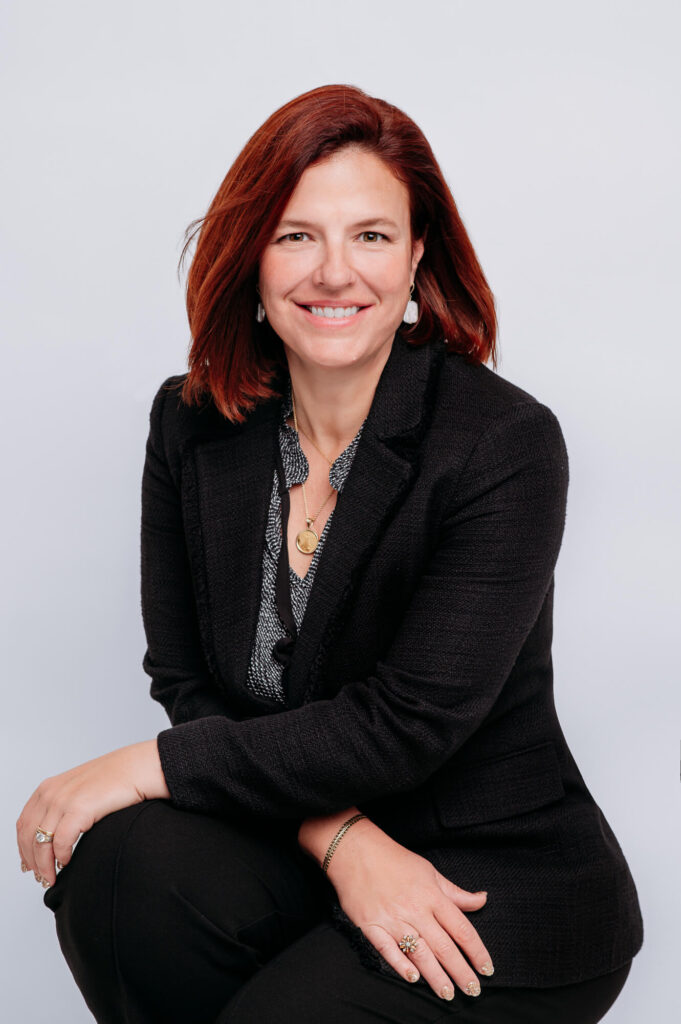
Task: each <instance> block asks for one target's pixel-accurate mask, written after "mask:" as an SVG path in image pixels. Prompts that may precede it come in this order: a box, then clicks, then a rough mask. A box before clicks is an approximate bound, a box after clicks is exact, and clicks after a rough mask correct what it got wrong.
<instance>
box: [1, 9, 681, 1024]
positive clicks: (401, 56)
mask: <svg viewBox="0 0 681 1024" xmlns="http://www.w3.org/2000/svg"><path fill="white" fill-rule="evenodd" d="M678 10H679V9H678V5H677V4H675V3H672V2H669V3H665V2H661V0H656V2H651V0H647V2H646V3H645V4H644V3H643V2H640V3H627V2H619V3H606V2H603V0H587V2H585V0H571V2H570V3H552V2H546V0H535V2H532V0H515V2H513V3H508V2H505V0H482V2H481V0H475V2H473V0H470V2H439V3H438V2H435V0H421V2H419V3H418V4H413V3H406V2H403V0H400V2H397V0H374V2H370V3H367V2H366V0H362V2H357V0H344V2H343V4H335V5H324V4H319V3H312V2H303V0H299V2H292V0H289V2H283V3H282V2H278V3H276V2H263V0H261V2H259V3H254V4H244V3H241V2H239V3H228V2H224V0H223V2H217V0H215V2H201V0H198V2H197V0H194V2H193V3H191V4H188V3H186V2H184V3H179V2H175V0H172V2H171V0H162V2H161V0H154V2H152V0H146V2H145V0H134V2H132V0H119V2H118V3H117V4H115V5H114V4H98V3H90V2H76V0H61V2H60V3H59V4H55V3H52V2H50V3H48V2H46V0H37V2H32V3H31V2H29V3H25V2H19V0H5V2H4V4H3V6H2V11H1V19H2V24H1V26H0V28H1V32H0V35H1V38H2V53H1V54H0V58H1V59H0V67H1V68H2V70H1V72H0V75H1V80H0V84H1V92H0V95H2V97H3V100H2V103H3V126H2V148H3V151H4V155H3V166H2V175H3V187H2V203H1V211H2V212H1V217H2V228H3V247H2V273H1V275H0V280H1V282H2V289H3V305H2V310H3V312H2V323H3V328H4V335H5V340H4V343H3V367H4V373H3V389H2V390H3V397H2V402H1V403H0V406H1V410H2V417H3V425H2V439H3V453H2V474H3V478H4V483H5V487H3V495H4V498H3V502H2V515H3V528H2V541H3V549H4V550H3V554H2V565H3V570H4V586H3V588H2V602H3V608H2V617H1V622H2V631H3V648H2V649H3V666H4V680H3V682H4V687H3V705H4V714H3V725H2V727H3V737H2V744H1V747H0V749H1V750H2V758H3V763H2V772H1V773H0V779H1V786H2V790H1V792H0V802H1V810H2V817H3V821H4V827H3V834H4V841H3V842H2V844H1V845H0V859H1V864H0V870H1V874H2V879H3V889H2V910H3V913H2V915H1V920H2V924H1V925H0V927H1V928H2V936H1V943H2V949H1V950H0V953H1V955H0V963H2V971H3V973H4V975H5V976H4V977H3V979H2V984H1V985H0V1001H1V1002H0V1010H2V1011H3V1016H4V1018H5V1019H7V1020H12V1021H14V1020H21V1021H22V1022H23V1024H33V1022H36V1024H37V1022H38V1021H43V1020H44V1019H45V1016H46V1012H47V1013H49V1017H50V1020H51V1021H52V1022H53V1024H79V1022H86V1021H88V1020H91V1019H92V1018H91V1015H90V1014H89V1012H88V1011H87V1009H86V1007H85V1005H84V1003H83V1002H82V999H81V997H80V994H79V992H78V990H77V989H76V986H75V984H74V982H73V980H72V978H71V975H70V974H69V972H68V969H67V967H66V964H65V962H64V961H63V959H62V957H61V953H60V951H59V948H58V945H57V940H56V935H55V931H54V924H53V917H52V914H51V913H50V911H49V910H47V909H46V908H45V907H44V905H43V903H42V895H43V890H42V888H41V887H40V886H38V885H37V884H36V882H35V881H34V880H33V876H32V875H26V876H25V875H22V874H21V872H20V870H19V857H18V854H17V848H16V844H15V821H16V818H17V816H18V814H19V812H20V810H21V808H22V807H23V805H24V803H25V802H26V800H27V799H28V797H29V795H30V794H31V792H32V791H33V789H34V788H35V786H37V784H38V783H39V782H40V781H41V779H43V778H45V777H46V776H48V775H53V774H57V773H58V772H61V771H64V770H66V769H68V768H71V767H73V766H74V765H76V764H80V763H81V762H83V761H85V760H88V759H90V758H93V757H96V756H98V755H99V754H102V753H105V752H106V751H109V750H112V749H114V748H116V747H119V746H123V745H125V744H127V743H132V742H135V741H138V740H142V739H145V738H149V737H151V736H154V735H156V733H157V732H158V731H160V729H161V728H164V727H165V725H166V720H165V718H164V714H163V712H162V710H161V708H160V707H159V706H157V705H155V704H153V703H152V701H151V699H150V698H149V696H148V683H149V680H148V679H147V677H146V676H145V675H144V673H143V672H142V669H141V660H142V656H143V653H144V647H145V643H144V635H143V630H142V622H141V614H140V601H139V513H140V507H139V506H140V480H141V473H142V465H143V458H144V444H145V440H146V435H147V425H148V413H149V408H150V404H151V400H152V397H153V395H154V393H155V391H156V389H157V387H158V386H159V384H160V383H161V381H162V380H163V379H164V378H165V377H166V376H167V375H169V374H170V373H178V372H182V371H183V370H184V369H186V363H185V358H186V351H187V344H188V330H187V325H186V319H185V314H184V307H183V293H182V288H181V285H180V284H179V283H178V280H177V277H176V262H177V258H178V255H179V248H180V242H181V238H182V233H183V230H184V227H185V226H186V224H187V223H188V222H189V221H190V220H191V219H192V218H194V217H197V216H199V215H201V214H202V213H203V212H204V211H205V208H206V206H207V204H208V202H209V200H210V199H211V197H212V195H213V193H214V191H215V189H216V188H217V186H218V184H219V182H220V181H221V179H222V177H223V176H224V174H225V172H226V171H227V168H228V166H229V165H230V163H231V162H232V160H233V158H234V157H235V156H236V154H237V152H238V151H239V150H240V148H241V147H242V146H243V144H244V143H245V141H246V139H247V138H248V137H249V136H250V134H251V133H252V132H253V131H254V130H255V128H256V127H257V126H258V125H259V124H261V122H262V121H263V120H264V119H265V118H266V117H267V116H268V115H269V114H270V113H271V112H272V111H273V110H274V109H275V108H276V107H278V106H280V105H281V104H282V103H284V102H285V101H287V100H289V99H291V98H292V97H293V96H296V95H298V94H299V93H301V92H303V91H305V90H307V89H310V88H313V87H316V86H318V85H322V84H325V83H330V82H347V83H351V84H355V85H359V86H360V87H361V88H363V89H365V90H367V91H369V92H370V93H372V94H375V95H378V96H381V97H384V98H386V99H388V100H390V101H391V102H393V103H395V104H397V105H398V106H401V107H402V108H403V109H404V110H406V111H407V112H408V113H409V114H410V115H411V116H412V117H413V118H414V119H415V120H416V121H417V123H418V124H419V125H420V126H421V127H422V128H423V130H424V131H425V133H426V135H427V136H428V138H429V140H430V141H431V144H432V146H433V149H434V151H435V153H436V156H437V157H438V159H439V161H440V163H441V165H442V167H443V169H444V172H445V174H446V177H447V179H448V181H449V183H450V185H451V188H452V191H453V193H454V196H455V198H456V200H457V202H458V204H459V207H460V210H461V213H462V216H463V218H464V221H465V223H466V225H467V227H468V229H469V231H470V233H471V236H472V239H473V243H474V245H475V246H476V248H477V252H478V254H479V257H480V259H481V262H482V265H483V268H484V270H485V272H486V274H487V276H488V278H489V281H490V284H491V286H492V289H493V291H494V293H495V295H496V297H497V300H498V308H499V316H500V321H501V337H500V345H501V354H502V359H501V362H500V365H499V372H500V373H501V374H502V375H503V376H505V377H507V378H508V379H510V380H512V381H514V382H515V383H517V384H519V385H520V386H521V387H523V388H525V389H526V390H528V391H530V392H531V393H532V394H534V395H535V396H536V397H538V398H539V399H540V400H541V401H543V402H545V403H546V404H548V405H549V406H550V407H551V408H552V409H553V410H554V412H555V413H556V414H557V416H558V418H559V420H560V422H561V424H562V427H563V431H564V434H565V438H566V441H567V446H568V451H569V456H570V466H571V485H570V493H569V499H568V514H567V526H566V534H565V539H564V542H563V548H562V551H561V554H560V559H559V563H558V566H557V570H556V583H557V589H556V602H555V645H554V667H555V683H556V700H557V705H558V710H559V714H560V717H561V721H562V724H563V727H564V730H565V733H566V735H567V738H568V742H569V744H570V746H571V748H572V750H573V752H574V754H575V757H576V759H577V761H578V763H579V765H580V767H581V769H582V772H583V774H584V776H585V778H586V781H587V784H588V785H589V786H590V788H591V790H592V792H593V794H594V796H595V798H596V799H597V800H598V802H599V803H600V804H601V806H602V808H603V810H604V812H605V814H606V817H607V818H608V820H609V821H610V823H611V825H612V827H613V829H614V830H615V833H616V834H617V836H618V838H619V840H620V842H621V845H622V847H623V849H624V851H625V854H626V856H627V858H628V860H629V863H630V865H631V868H632V871H633V874H634V877H635V880H636V883H637V886H638V889H639V893H640V897H641V901H642V905H643V913H644V919H645V925H646V943H645V946H644V949H643V951H642V952H641V954H640V955H639V956H638V958H637V959H636V960H635V963H634V968H633V970H632V974H631V976H630V980H629V982H628V984H627V986H626V988H625V990H624V992H623V994H622V996H621V998H620V1000H619V1001H618V1002H617V1004H616V1006H615V1007H614V1008H613V1010H612V1011H611V1013H610V1014H609V1015H608V1021H609V1022H615V1021H616V1022H618V1024H629V1022H631V1024H634V1022H636V1024H639V1022H640V1021H642V1020H651V1019H653V1018H654V1019H656V1020H665V1021H666V1020H671V1019H672V1017H673V1016H674V1013H673V1011H677V1012H678V1010H679V1006H680V1003H679V996H678V994H677V987H676V978H675V971H676V969H677V962H678V953H679V941H678V920H679V916H678V910H679V882H678V871H679V853H680V849H679V818H678V793H679V780H678V775H677V772H678V765H677V757H678V755H679V740H680V730H679V698H678V669H677V664H678V663H677V659H676V656H675V655H676V652H675V650H673V649H672V644H671V631H672V622H673V619H674V618H676V619H677V621H678V610H679V587H678V579H679V557H678V556H679V545H678V515H679V511H678V510H679V505H680V499H681V495H680V493H679V490H680V488H679V472H678V468H679V467H678V462H677V461H676V458H675V456H676V445H675V440H676V437H678V435H679V423H678V419H677V416H676V415H675V413H674V412H673V409H674V406H675V405H676V406H677V407H678V401H677V398H678V395H677V391H678V379H679V377H678V374H679V352H678V345H679V338H678V331H677V319H678V313H677V308H676V303H675V301H673V299H672V295H673V294H674V291H673V290H677V289H678V284H677V282H678V278H679V261H678V257H677V251H676V247H675V245H674V241H675V235H676V233H677V230H678V214H679V199H678V181H679V167H678V164H679V160H678V156H679V149H678V145H677V143H676V140H675V137H674V136H675V134H677V130H676V126H675V125H674V124H673V117H672V114H673V107H674V100H675V99H676V98H677V97H678V88H679V72H678V60H677V57H678V53H677V43H676V39H677V38H678V30H679V14H678ZM674 297H675V296H674ZM675 613H676V615H675ZM162 854H163V851H162V850H160V851H159V856H162ZM38 982H39V989H40V992H39V993H38V991H37V985H38Z"/></svg>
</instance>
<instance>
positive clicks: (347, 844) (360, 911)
mask: <svg viewBox="0 0 681 1024" xmlns="http://www.w3.org/2000/svg"><path fill="white" fill-rule="evenodd" d="M327 873H328V878H329V880H330V881H331V883H332V884H333V886H334V888H335V890H336V893H337V895H338V901H339V903H340V905H341V907H342V909H343V910H344V911H345V913H346V914H347V915H348V917H349V918H350V920H351V921H352V922H353V924H355V925H356V926H357V927H358V928H360V929H361V930H362V932H363V934H364V935H365V937H366V938H367V940H368V941H369V942H371V944H372V945H373V946H374V948H375V949H376V950H378V952H379V953H380V954H381V956H382V957H383V959H384V960H386V961H387V962H388V963H389V964H390V966H391V967H393V968H394V970H395V971H397V973H398V974H399V975H401V976H402V977H403V978H405V979H406V980H407V981H417V980H418V975H416V977H413V978H410V977H409V975H410V973H411V974H413V973H414V968H415V967H416V968H418V970H419V971H420V973H421V974H422V976H423V977H424V979H425V980H426V981H427V982H428V984H429V985H430V986H431V988H432V989H433V991H434V992H435V993H436V994H437V995H438V996H440V997H442V998H444V999H447V998H449V999H451V998H452V997H453V995H454V988H453V986H452V981H453V982H454V983H455V984H456V985H458V987H459V988H460V989H461V990H462V991H464V992H466V994H467V995H479V994H480V982H479V980H478V978H477V976H476V974H475V971H478V972H479V973H480V974H483V975H490V974H492V973H493V972H494V968H493V966H492V958H491V957H490V955H489V953H488V951H487V949H486V947H485V945H484V944H483V942H482V940H481V939H480V937H479V935H478V933H477V932H476V930H475V928H474V927H473V925H472V924H471V922H470V921H469V920H468V918H467V917H466V914H465V913H464V912H471V911H475V910H479V909H480V908H481V907H483V906H484V905H485V902H486V900H487V894H486V893H484V892H482V893H471V892H468V891H467V890H466V889H461V888H459V886H457V885H455V884H454V883H453V882H450V881H449V879H447V878H445V877H444V875H442V874H440V872H439V871H438V870H437V869H436V868H435V867H434V865H433V864H431V863H430V861H429V860H427V859H426V858H425V857H422V856H421V855H420V854H417V853H414V852H413V851H412V850H408V849H406V848H405V847H404V846H401V845H400V844H399V843H397V842H395V840H393V839H392V838H391V837H390V836H389V835H387V833H385V832H384V831H383V830H382V829H380V828H378V826H376V825H375V824H374V823H373V822H370V821H367V820H366V819H365V820H362V821H359V822H357V824H355V825H353V826H352V827H351V828H350V829H349V830H348V831H347V833H346V834H345V835H344V836H343V838H342V840H341V842H340V844H339V845H338V848H337V849H336V851H335V852H334V854H333V857H332V858H331V861H330V863H329V868H328V872H327ZM406 934H413V935H415V936H416V937H417V938H418V939H419V941H418V945H417V948H416V950H415V951H414V952H413V953H403V952H402V950H401V949H400V947H399V945H398V943H399V940H400V939H401V938H402V936H403V935H406ZM464 954H465V956H464ZM466 958H467V959H466ZM446 989H448V990H449V993H451V994H448V993H446Z"/></svg>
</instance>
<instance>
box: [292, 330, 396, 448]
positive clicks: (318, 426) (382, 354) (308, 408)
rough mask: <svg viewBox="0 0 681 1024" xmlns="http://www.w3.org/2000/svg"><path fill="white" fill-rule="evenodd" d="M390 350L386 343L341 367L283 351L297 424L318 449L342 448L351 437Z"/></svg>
mask: <svg viewBox="0 0 681 1024" xmlns="http://www.w3.org/2000/svg"><path fill="white" fill-rule="evenodd" d="M391 341H392V339H391ZM390 350H391V343H388V344H387V345H384V346H382V347H381V348H380V349H379V350H378V351H377V352H376V353H374V354H373V356H372V357H371V359H369V360H366V361H364V362H362V363H361V364H357V365H353V366H342V367H325V366H318V365H315V364H311V363H309V362H308V361H305V360H301V359H299V358H298V357H297V356H296V354H295V353H291V352H287V360H288V368H289V373H290V376H291V384H292V387H293V396H294V400H295V409H296V417H297V419H298V427H299V428H300V429H301V430H302V431H304V433H305V434H306V435H307V436H308V437H309V438H310V439H311V440H312V441H313V442H314V444H316V445H317V446H318V447H319V448H320V449H321V450H322V451H325V452H328V453H329V454H331V453H332V452H335V451H342V450H343V449H344V448H345V447H347V445H348V444H349V443H350V441H351V440H352V439H353V437H354V436H355V434H356V433H357V431H358V430H359V428H360V427H361V425H362V423H363V422H364V420H365V419H366V417H367V415H368V413H369V410H370V408H371V403H372V401H373V398H374V393H375V391H376V387H377V385H378V381H379V378H380V376H381V373H382V372H383V367H384V366H385V364H386V362H387V361H388V357H389V355H390ZM291 422H293V420H292V418H291Z"/></svg>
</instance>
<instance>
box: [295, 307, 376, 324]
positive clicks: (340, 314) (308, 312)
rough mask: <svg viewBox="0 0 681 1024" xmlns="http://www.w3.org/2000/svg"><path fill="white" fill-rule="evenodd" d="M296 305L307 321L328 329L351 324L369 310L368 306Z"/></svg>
mask: <svg viewBox="0 0 681 1024" xmlns="http://www.w3.org/2000/svg"><path fill="white" fill-rule="evenodd" d="M296 305H297V306H298V309H300V310H302V312H303V313H304V314H305V316H306V317H308V318H309V320H311V321H313V322H315V323H317V324H319V325H321V324H324V326H329V327H334V326H336V325H338V326H343V325H345V324H349V323H352V322H353V321H354V320H356V319H357V318H358V317H360V316H361V315H362V313H363V312H364V311H365V310H366V309H369V306H300V305H298V303H296Z"/></svg>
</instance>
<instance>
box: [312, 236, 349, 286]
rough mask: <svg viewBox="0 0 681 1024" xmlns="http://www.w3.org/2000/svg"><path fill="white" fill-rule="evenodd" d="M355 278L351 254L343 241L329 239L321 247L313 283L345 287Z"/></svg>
mask: <svg viewBox="0 0 681 1024" xmlns="http://www.w3.org/2000/svg"><path fill="white" fill-rule="evenodd" d="M354 280H355V271H354V269H353V267H352V262H351V254H350V252H349V250H348V248H347V247H346V245H345V244H344V243H343V242H342V241H335V242H333V241H329V242H326V244H325V245H324V246H323V247H322V248H321V250H320V255H319V263H318V265H317V267H316V268H315V272H314V275H313V283H314V284H315V285H321V286H326V287H327V288H345V287H346V286H347V285H348V284H350V283H351V282H353V281H354Z"/></svg>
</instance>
